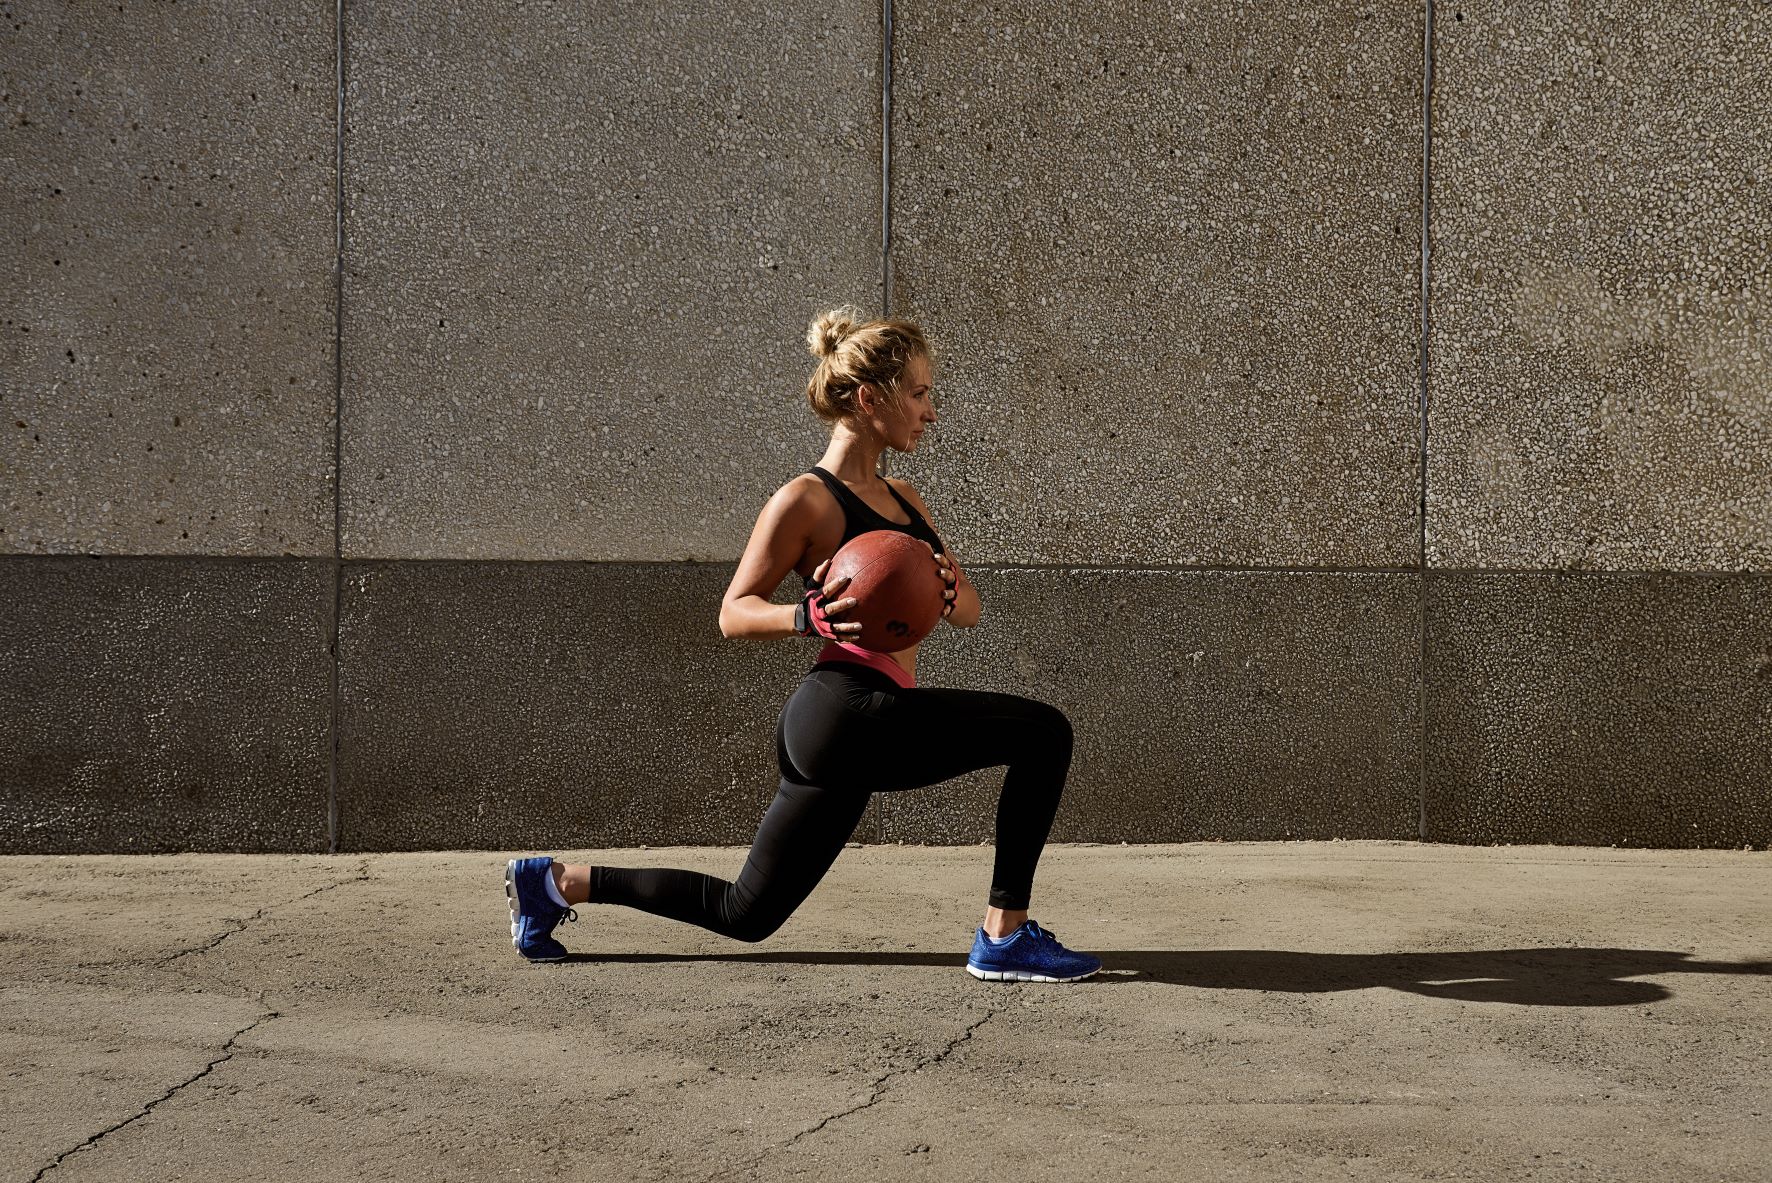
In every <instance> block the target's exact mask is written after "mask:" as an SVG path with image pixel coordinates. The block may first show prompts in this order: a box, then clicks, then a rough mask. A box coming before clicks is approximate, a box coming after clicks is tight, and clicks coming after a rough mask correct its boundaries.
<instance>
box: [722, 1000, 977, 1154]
mask: <svg viewBox="0 0 1772 1183" xmlns="http://www.w3.org/2000/svg"><path fill="white" fill-rule="evenodd" d="M1003 1009H1004V1008H1003V1007H1002V1006H993V1007H991V1008H990V1009H989V1010H987V1011H985V1013H984V1017H983V1018H981V1019H979V1020H978V1021H977V1022H976V1023H973V1024H972V1025H971V1026H969V1027H967V1028H966V1029H965V1030H964V1031H962V1032H960V1033H959V1034H958V1035H956V1036H954V1038H952V1039H950V1040H948V1045H947V1046H946V1047H944V1048H942V1049H941V1050H940V1051H939V1052H936V1053H935V1054H934V1055H933V1056H930V1057H928V1058H927V1059H924V1060H920V1061H918V1062H917V1063H915V1064H912V1065H911V1066H910V1067H908V1068H897V1069H894V1070H892V1071H891V1072H888V1073H886V1074H885V1075H883V1076H881V1077H879V1078H878V1079H876V1080H874V1081H873V1082H872V1083H871V1084H870V1085H869V1086H868V1087H869V1088H870V1089H871V1090H872V1094H871V1095H870V1096H869V1097H868V1099H867V1100H865V1101H863V1102H862V1103H861V1104H859V1105H854V1106H851V1107H850V1108H848V1109H844V1110H842V1111H840V1112H837V1113H833V1114H831V1115H830V1116H829V1117H826V1118H824V1119H823V1120H821V1121H820V1122H819V1123H818V1124H817V1125H815V1126H810V1127H808V1128H806V1129H803V1130H801V1131H800V1132H799V1133H797V1134H795V1135H794V1136H793V1137H791V1138H789V1139H788V1140H787V1141H786V1142H783V1143H781V1144H780V1145H777V1146H770V1147H767V1148H766V1149H765V1150H764V1151H763V1153H761V1154H759V1155H757V1156H756V1157H754V1158H752V1159H751V1160H750V1161H749V1162H746V1163H742V1164H740V1165H739V1166H736V1167H729V1168H728V1169H726V1170H724V1171H720V1172H718V1173H716V1174H713V1175H710V1176H709V1177H708V1178H707V1179H706V1180H705V1181H704V1183H715V1180H719V1179H730V1178H732V1177H733V1176H735V1175H738V1174H740V1173H741V1172H749V1171H752V1170H755V1169H756V1168H757V1167H758V1166H760V1165H761V1164H762V1162H763V1160H764V1159H766V1158H768V1157H769V1156H770V1155H771V1154H774V1153H776V1152H777V1151H781V1150H786V1149H788V1148H789V1147H791V1146H793V1145H795V1144H796V1143H798V1142H799V1141H800V1140H801V1139H802V1138H810V1137H811V1136H812V1135H813V1134H816V1133H818V1132H819V1131H820V1130H822V1129H824V1128H825V1127H826V1126H828V1125H830V1124H831V1123H832V1122H833V1121H840V1120H842V1119H843V1118H845V1117H849V1116H851V1115H852V1114H856V1113H860V1112H861V1111H862V1110H863V1109H871V1108H872V1107H873V1106H875V1105H877V1104H878V1103H879V1102H880V1100H881V1099H882V1098H883V1097H885V1095H886V1093H887V1091H888V1090H887V1087H886V1086H887V1084H888V1082H890V1081H892V1080H895V1079H897V1078H898V1077H900V1076H913V1075H915V1074H916V1073H918V1072H921V1071H923V1069H925V1068H929V1067H933V1066H934V1065H936V1064H939V1063H941V1062H942V1061H943V1060H946V1059H947V1058H948V1057H949V1056H951V1055H953V1054H954V1052H955V1050H956V1049H958V1048H959V1047H960V1045H961V1044H963V1043H966V1042H967V1041H968V1040H970V1039H971V1038H972V1035H973V1033H974V1032H975V1031H977V1030H978V1029H979V1028H980V1027H983V1026H984V1025H985V1024H986V1023H988V1022H990V1021H991V1020H992V1019H994V1018H996V1017H997V1016H998V1015H999V1014H1001V1013H1002V1012H1003Z"/></svg>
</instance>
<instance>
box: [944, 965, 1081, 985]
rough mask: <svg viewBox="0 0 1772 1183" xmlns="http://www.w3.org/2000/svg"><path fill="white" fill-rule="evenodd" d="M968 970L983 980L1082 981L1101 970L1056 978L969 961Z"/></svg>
mask: <svg viewBox="0 0 1772 1183" xmlns="http://www.w3.org/2000/svg"><path fill="white" fill-rule="evenodd" d="M966 972H967V973H969V974H971V975H972V976H973V977H975V978H977V979H978V980H979V981H981V982H1080V981H1082V980H1083V979H1084V978H1092V977H1094V976H1095V975H1096V974H1098V973H1100V972H1101V971H1100V970H1099V969H1092V970H1090V971H1089V972H1088V973H1083V974H1078V975H1076V976H1075V977H1070V978H1055V977H1051V976H1050V975H1048V974H1037V973H1032V972H1030V971H1028V970H1025V969H1005V970H995V969H978V968H977V967H975V966H974V965H972V964H971V963H970V962H968V963H967V965H966Z"/></svg>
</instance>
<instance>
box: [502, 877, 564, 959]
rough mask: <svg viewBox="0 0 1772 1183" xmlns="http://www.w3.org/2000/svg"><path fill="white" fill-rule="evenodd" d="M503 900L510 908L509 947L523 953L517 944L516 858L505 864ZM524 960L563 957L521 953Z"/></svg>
mask: <svg viewBox="0 0 1772 1183" xmlns="http://www.w3.org/2000/svg"><path fill="white" fill-rule="evenodd" d="M505 900H506V902H507V903H508V904H509V905H510V909H511V948H513V949H516V950H517V952H518V953H523V950H522V948H521V947H519V946H518V944H517V923H518V922H517V860H516V859H512V860H511V861H510V862H508V863H506V864H505ZM523 960H525V961H564V960H566V959H565V958H564V957H530V956H529V955H528V954H523Z"/></svg>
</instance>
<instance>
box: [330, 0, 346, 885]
mask: <svg viewBox="0 0 1772 1183" xmlns="http://www.w3.org/2000/svg"><path fill="white" fill-rule="evenodd" d="M332 49H333V85H334V92H335V93H334V107H333V120H332V131H333V145H332V148H333V151H332V168H333V218H332V233H333V241H332V246H333V263H332V280H333V287H332V625H331V632H332V637H331V646H330V650H331V657H332V661H331V685H330V687H329V694H330V699H331V708H330V713H329V715H328V718H327V732H328V734H327V741H328V744H327V762H326V852H327V853H328V854H337V853H338V845H339V833H338V829H339V827H338V749H339V743H338V657H339V653H338V645H339V631H340V630H339V611H340V608H341V607H342V604H343V600H344V543H343V534H342V529H341V522H342V503H343V492H342V488H343V484H344V323H345V0H335V4H334V8H333V46H332Z"/></svg>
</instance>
